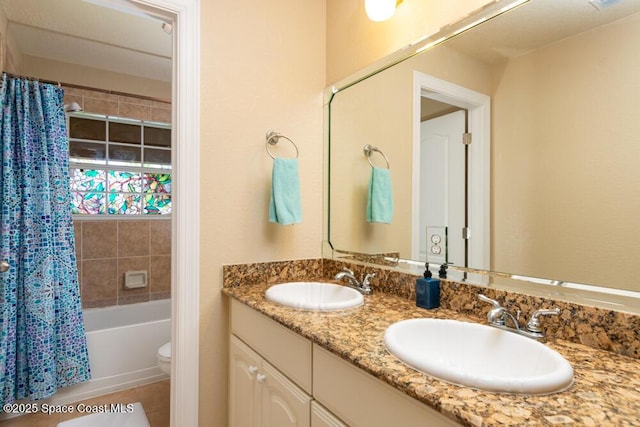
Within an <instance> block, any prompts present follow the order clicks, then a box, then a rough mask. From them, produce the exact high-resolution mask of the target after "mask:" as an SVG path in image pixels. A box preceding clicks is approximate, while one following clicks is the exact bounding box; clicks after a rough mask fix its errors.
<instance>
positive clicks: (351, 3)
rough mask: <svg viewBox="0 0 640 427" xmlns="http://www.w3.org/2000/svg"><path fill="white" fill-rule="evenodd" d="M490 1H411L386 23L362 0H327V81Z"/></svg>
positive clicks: (353, 70) (403, 5) (370, 61)
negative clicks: (371, 13)
mask: <svg viewBox="0 0 640 427" xmlns="http://www.w3.org/2000/svg"><path fill="white" fill-rule="evenodd" d="M488 3H490V1H488V0H455V1H450V0H420V1H416V0H407V1H404V2H403V3H402V4H400V6H398V8H397V10H396V13H395V15H394V16H393V18H391V19H390V20H388V21H385V22H373V21H370V20H369V19H368V18H367V15H366V13H365V11H364V1H362V0H327V83H328V84H330V83H334V82H336V81H338V80H340V79H343V78H345V77H347V76H349V75H351V74H353V73H355V72H356V71H358V70H360V69H362V68H364V67H366V66H367V65H369V64H371V63H372V62H374V61H376V60H378V59H380V58H382V57H384V56H385V55H388V54H390V53H392V52H395V51H397V50H399V49H400V48H402V47H403V46H406V45H408V44H409V43H412V42H414V41H416V40H417V39H419V38H420V37H422V36H424V35H425V34H432V33H434V32H436V31H437V30H438V29H440V28H441V27H443V26H445V25H447V24H449V23H452V22H455V21H457V20H459V19H460V18H462V17H464V16H465V15H467V14H469V13H471V12H473V11H474V10H476V9H478V8H480V7H482V6H484V5H485V4H488Z"/></svg>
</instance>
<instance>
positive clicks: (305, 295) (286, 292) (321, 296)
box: [265, 282, 364, 311]
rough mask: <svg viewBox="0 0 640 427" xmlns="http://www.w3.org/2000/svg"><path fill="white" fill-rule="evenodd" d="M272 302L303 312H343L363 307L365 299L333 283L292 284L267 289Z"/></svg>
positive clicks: (353, 290)
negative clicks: (347, 309)
mask: <svg viewBox="0 0 640 427" xmlns="http://www.w3.org/2000/svg"><path fill="white" fill-rule="evenodd" d="M265 297H266V298H267V299H268V300H269V301H272V302H275V303H278V304H282V305H286V306H287V307H293V308H299V309H303V310H320V311H331V310H343V309H346V308H352V307H357V306H359V305H362V303H363V302H364V298H363V297H362V294H361V293H360V292H358V291H356V290H355V289H352V288H348V287H346V286H341V285H336V284H333V283H323V282H290V283H282V284H280V285H275V286H272V287H270V288H269V289H267V292H266V293H265Z"/></svg>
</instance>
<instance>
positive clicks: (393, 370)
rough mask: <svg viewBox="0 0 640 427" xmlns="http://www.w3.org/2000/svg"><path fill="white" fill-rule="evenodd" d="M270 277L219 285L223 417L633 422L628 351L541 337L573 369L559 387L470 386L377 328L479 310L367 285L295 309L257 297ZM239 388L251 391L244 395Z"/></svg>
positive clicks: (635, 405)
mask: <svg viewBox="0 0 640 427" xmlns="http://www.w3.org/2000/svg"><path fill="white" fill-rule="evenodd" d="M225 279H226V281H227V282H230V281H231V280H228V277H226V276H225ZM279 281H281V280H276V282H279ZM284 281H286V280H284ZM268 282H270V283H268ZM276 282H273V281H271V280H267V281H261V282H259V283H256V282H254V281H243V280H242V279H239V280H237V281H236V282H235V283H236V284H234V285H233V286H229V287H225V288H224V290H223V292H224V293H225V294H226V295H227V296H229V297H230V298H229V300H230V307H231V334H232V335H231V358H230V360H231V362H230V363H231V368H230V370H231V387H230V392H231V395H230V404H231V406H230V412H231V415H230V417H231V425H273V424H269V422H270V421H273V420H276V421H275V423H276V424H277V425H289V424H287V423H286V422H285V421H286V420H290V421H291V422H293V420H294V419H295V420H296V421H295V422H296V423H298V424H296V425H313V426H326V425H330V426H341V425H350V426H376V425H379V426H388V425H402V426H411V425H444V426H447V425H468V426H478V425H483V426H494V425H495V426H497V425H505V424H507V425H524V424H527V423H534V424H540V425H555V424H559V425H564V424H567V423H569V424H574V425H640V395H639V394H638V392H637V390H639V389H640V375H638V372H640V362H639V361H638V360H637V359H634V358H630V357H626V356H621V355H618V354H614V353H611V352H607V351H602V350H597V349H594V348H591V347H588V346H585V345H582V344H577V343H572V342H569V341H563V340H555V341H552V342H548V343H546V345H548V346H549V347H551V348H552V349H554V350H556V351H557V352H559V353H560V354H562V355H563V356H564V357H565V358H566V359H567V360H568V361H569V362H570V363H571V365H572V366H573V369H574V378H575V379H574V384H573V385H572V386H571V387H570V388H569V389H568V390H566V391H563V392H559V393H554V394H549V395H542V396H527V395H517V394H501V393H492V392H486V391H481V390H475V389H471V388H467V387H462V386H457V385H453V384H449V383H446V382H444V381H441V380H438V379H436V378H434V377H431V376H429V375H426V374H423V373H421V372H419V371H416V370H414V369H412V368H409V367H408V366H407V365H405V364H404V363H402V362H401V361H399V360H398V359H396V358H395V357H394V356H393V355H391V354H390V353H389V352H388V351H387V349H386V347H385V345H384V342H383V335H384V332H385V330H386V328H387V327H388V326H389V325H391V324H393V323H395V322H397V321H399V320H403V319H409V318H422V317H433V318H447V319H457V320H463V321H472V322H480V323H482V322H484V321H483V319H480V318H476V317H473V316H469V315H466V314H461V313H460V312H457V311H453V310H450V309H446V308H439V309H436V310H424V309H421V308H418V307H416V306H415V303H414V301H412V300H410V299H407V298H404V297H401V296H398V295H394V294H393V293H387V292H376V291H374V293H373V294H372V295H369V296H365V302H364V305H362V306H360V307H357V308H353V309H349V310H342V311H337V312H324V313H323V312H315V311H303V310H296V309H291V308H288V307H284V306H281V305H277V304H275V303H272V302H269V301H267V300H266V299H265V298H264V293H265V291H266V290H267V289H268V288H269V287H270V286H271V285H272V284H273V283H276ZM238 284H239V285H238ZM470 351H471V349H470ZM279 383H281V384H279ZM276 384H278V385H276ZM260 387H262V388H263V389H262V391H260V390H257V389H259V388H260ZM256 390H257V391H256ZM247 395H253V396H258V397H257V398H256V399H254V401H253V402H252V403H251V404H249V403H247V402H246V396H247ZM249 408H251V410H249ZM256 414H260V415H258V416H256ZM285 414H286V415H287V417H289V418H287V419H283V418H275V417H278V416H284V415H285ZM247 417H249V418H247ZM251 420H253V421H251ZM307 423H309V424H307Z"/></svg>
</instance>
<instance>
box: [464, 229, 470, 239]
mask: <svg viewBox="0 0 640 427" xmlns="http://www.w3.org/2000/svg"><path fill="white" fill-rule="evenodd" d="M462 238H463V239H464V240H469V239H470V238H471V229H470V228H469V227H463V228H462Z"/></svg>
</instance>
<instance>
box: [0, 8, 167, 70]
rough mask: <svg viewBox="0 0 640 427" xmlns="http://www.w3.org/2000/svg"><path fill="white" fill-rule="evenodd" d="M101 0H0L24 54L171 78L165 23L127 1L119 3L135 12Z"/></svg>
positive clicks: (16, 40) (10, 27)
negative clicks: (103, 4)
mask: <svg viewBox="0 0 640 427" xmlns="http://www.w3.org/2000/svg"><path fill="white" fill-rule="evenodd" d="M99 1H100V0H89V1H85V0H55V1H52V0H0V7H2V9H3V10H4V12H5V15H6V17H7V20H8V21H9V23H8V32H9V33H11V34H12V36H13V38H14V40H15V42H16V45H17V46H18V49H20V51H21V52H22V54H24V55H30V56H36V57H42V58H47V59H52V60H56V61H62V62H68V63H72V64H78V65H84V66H88V67H93V68H101V69H104V70H108V71H113V72H118V73H124V74H129V75H135V76H139V77H145V78H149V79H154V80H161V81H166V82H168V81H171V51H172V36H171V35H170V34H167V33H165V32H164V31H163V30H162V22H163V21H162V20H160V19H159V18H157V17H152V16H150V15H149V14H146V13H144V12H143V11H141V10H139V9H138V10H136V9H132V8H135V6H133V5H127V3H126V2H121V4H123V5H124V7H120V6H117V7H119V8H120V9H125V8H127V7H128V8H129V10H130V11H131V12H133V13H135V14H132V13H124V12H123V11H121V10H115V9H113V8H105V7H102V6H98V5H97V4H94V3H99ZM105 3H106V2H105ZM114 4H116V5H118V4H120V3H118V2H115V3H114ZM164 20H165V21H166V19H164Z"/></svg>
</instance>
